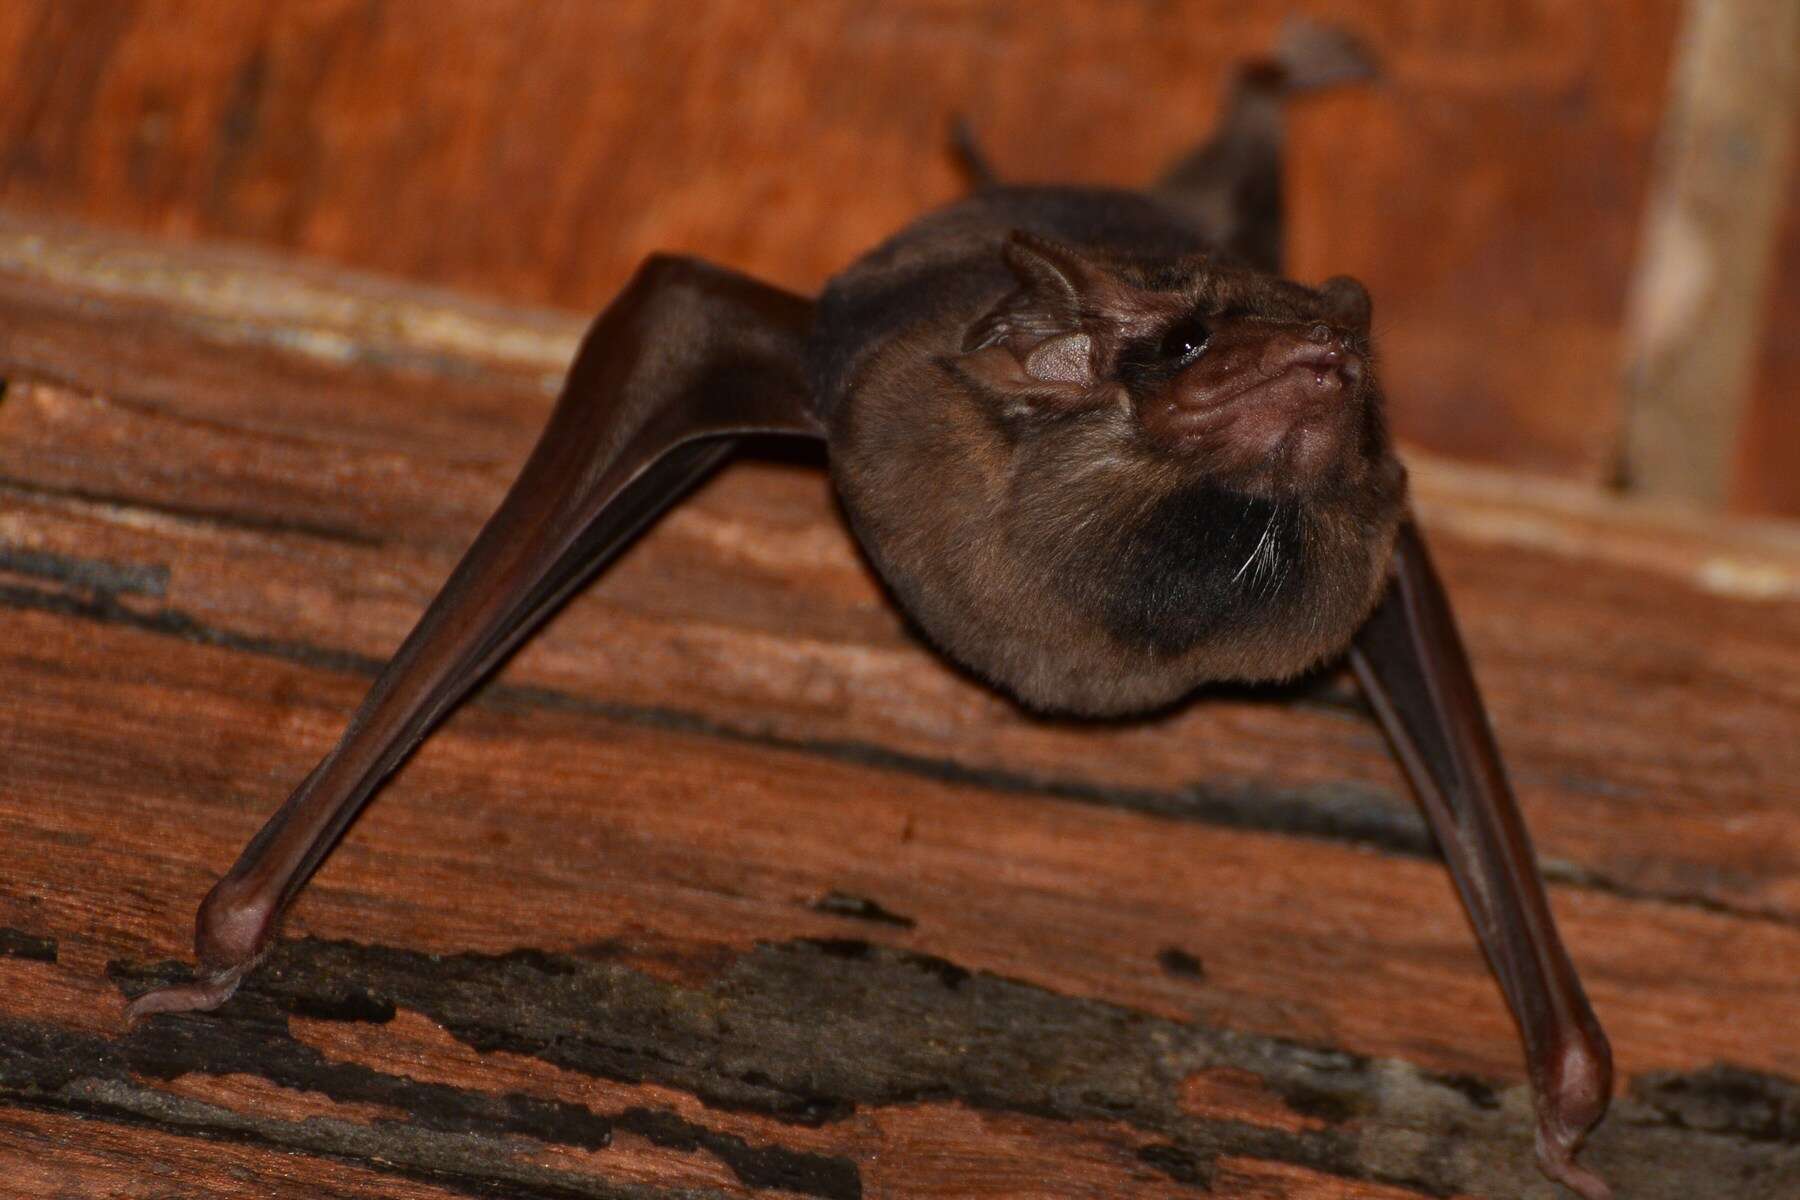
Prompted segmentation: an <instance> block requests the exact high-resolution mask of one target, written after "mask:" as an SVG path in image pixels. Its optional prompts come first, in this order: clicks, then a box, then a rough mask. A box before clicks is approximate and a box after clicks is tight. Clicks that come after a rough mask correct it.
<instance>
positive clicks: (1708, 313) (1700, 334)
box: [1619, 0, 1800, 509]
mask: <svg viewBox="0 0 1800 1200" xmlns="http://www.w3.org/2000/svg"><path fill="white" fill-rule="evenodd" d="M1679 44H1680V53H1679V57H1678V61H1677V63H1676V65H1675V68H1674V70H1673V72H1672V74H1671V85H1670V88H1669V94H1668V100H1667V102H1666V111H1665V114H1664V117H1663V131H1662V136H1661V138H1660V139H1659V141H1658V147H1657V155H1656V157H1657V166H1656V172H1655V175H1654V177H1653V178H1652V180H1651V184H1650V189H1649V194H1648V196H1647V198H1646V201H1645V206H1644V221H1643V225H1644V230H1643V247H1642V249H1641V250H1640V252H1639V255H1638V264H1637V270H1636V273H1635V277H1634V278H1633V280H1632V286H1631V302H1630V305H1629V308H1628V315H1627V318H1626V321H1625V334H1624V355H1623V357H1624V364H1625V365H1624V379H1623V383H1624V407H1625V420H1624V431H1623V436H1622V437H1621V446H1620V460H1619V477H1620V481H1621V483H1622V484H1624V485H1625V486H1627V487H1629V488H1630V489H1631V490H1632V491H1633V492H1634V493H1637V494H1640V495H1645V496H1656V497H1667V498H1670V499H1680V500H1685V501H1688V502H1689V503H1692V504H1694V505H1696V506H1704V507H1707V508H1712V509H1716V508H1718V507H1720V506H1721V505H1722V504H1723V502H1724V501H1725V500H1726V498H1727V497H1728V496H1729V495H1730V494H1731V492H1732V490H1733V488H1734V486H1735V483H1736V478H1737V471H1736V468H1737V459H1738V448H1739V446H1740V445H1742V443H1743V441H1744V432H1745V414H1746V411H1747V409H1748V408H1749V404H1750V400H1751V396H1752V390H1753V387H1754V382H1755V372H1756V368H1757V366H1758V355H1757V347H1758V346H1760V345H1761V344H1762V341H1763V337H1764V333H1765V331H1764V322H1765V318H1766V316H1767V314H1768V313H1769V311H1770V306H1769V291H1770V287H1769V285H1770V283H1771V282H1772V281H1773V280H1774V278H1775V272H1776V266H1777V262H1778V260H1777V258H1776V252H1777V251H1778V250H1779V249H1780V237H1781V232H1782V218H1783V216H1784V213H1785V210H1786V209H1787V208H1788V207H1789V197H1790V194H1791V192H1792V187H1793V180H1794V178H1796V177H1795V175H1794V172H1793V171H1792V169H1791V167H1790V158H1791V157H1792V156H1791V155H1790V153H1789V151H1790V150H1791V149H1792V146H1793V143H1794V140H1795V138H1796V136H1800V120H1797V119H1796V118H1797V117H1800V4H1795V3H1794V2H1793V0H1722V2H1720V3H1701V2H1696V3H1690V4H1689V5H1688V6H1687V9H1686V16H1685V18H1684V20H1683V23H1682V29H1681V33H1680V36H1679Z"/></svg>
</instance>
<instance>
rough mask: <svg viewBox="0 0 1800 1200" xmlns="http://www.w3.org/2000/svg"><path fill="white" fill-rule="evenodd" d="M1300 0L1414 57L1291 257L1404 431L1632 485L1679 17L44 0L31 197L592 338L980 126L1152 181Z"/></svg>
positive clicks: (1337, 161)
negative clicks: (330, 265)
mask: <svg viewBox="0 0 1800 1200" xmlns="http://www.w3.org/2000/svg"><path fill="white" fill-rule="evenodd" d="M1781 2H1783V0H1775V3H1781ZM1752 7H1755V5H1754V4H1753V5H1752ZM1764 7H1765V8H1772V7H1774V3H1765V4H1764ZM1289 10H1292V11H1299V12H1305V13H1307V14H1310V15H1313V16H1315V17H1317V18H1319V19H1322V20H1328V21H1332V22H1335V23H1338V24H1341V25H1343V26H1345V27H1347V28H1349V29H1352V30H1354V31H1356V32H1358V33H1359V34H1361V35H1362V36H1363V37H1364V38H1365V39H1366V40H1367V41H1368V42H1369V44H1370V45H1371V46H1373V47H1374V48H1375V50H1376V51H1377V53H1378V54H1379V56H1380V57H1381V59H1382V61H1383V63H1384V64H1385V67H1386V71H1387V74H1386V77H1385V79H1384V81H1383V83H1382V84H1381V85H1380V86H1379V87H1375V88H1370V89H1363V90H1360V91H1351V92H1345V93H1342V94H1338V95H1333V96H1330V97H1322V98H1319V99H1317V100H1316V101H1313V102H1309V103H1307V104H1305V105H1302V106H1301V107H1300V108H1299V109H1298V111H1297V112H1296V114H1295V119H1294V125H1293V130H1294V136H1293V146H1292V150H1293V153H1292V183H1293V208H1292V216H1293V242H1292V248H1293V265H1294V269H1295V273H1296V274H1297V275H1298V276H1299V277H1301V278H1311V279H1317V278H1322V277H1324V276H1325V275H1328V274H1332V273H1337V272H1346V273H1350V274H1354V275H1357V276H1359V277H1361V278H1362V279H1363V280H1364V281H1365V282H1367V283H1368V284H1369V287H1370V289H1371V291H1372V292H1373V294H1374V296H1375V298H1376V314H1377V321H1378V325H1377V331H1378V335H1379V345H1380V346H1381V347H1382V348H1383V350H1384V352H1385V355H1386V361H1387V371H1388V381H1389V385H1390V390H1391V392H1392V394H1393V396H1394V407H1395V410H1396V414H1397V417H1396V423H1397V425H1398V428H1399V430H1400V432H1401V433H1402V434H1403V435H1404V436H1405V437H1407V438H1409V439H1411V440H1413V441H1415V442H1417V443H1418V444H1420V445H1423V446H1425V447H1427V448H1430V449H1432V450H1436V451H1440V452H1442V453H1446V454H1451V455H1454V456H1457V457H1461V458H1469V459H1476V460H1480V461H1483V462H1491V463H1498V464H1505V465H1508V466H1514V467H1518V468H1522V469H1525V470H1528V471H1532V472H1541V473H1546V474H1550V475H1554V476H1559V477H1562V478H1565V479H1571V480H1577V481H1581V482H1585V483H1590V484H1593V485H1595V486H1602V485H1604V484H1606V483H1608V482H1609V481H1610V480H1612V478H1613V477H1614V476H1615V474H1616V473H1617V470H1618V462H1617V458H1618V453H1619V444H1620V427H1621V422H1622V420H1623V414H1622V411H1621V403H1620V394H1621V375H1622V363H1623V354H1624V347H1623V346H1622V344H1621V322H1622V320H1623V317H1624V313H1625V306H1626V296H1627V293H1628V287H1629V285H1630V283H1631V280H1632V277H1633V271H1634V261H1635V256H1636V255H1637V254H1638V252H1639V249H1640V244H1641V237H1640V235H1641V224H1642V219H1643V215H1644V212H1645V207H1646V197H1647V192H1648V188H1649V184H1650V179H1651V171H1652V163H1653V149H1654V143H1655V139H1656V137H1657V132H1658V128H1659V122H1660V121H1661V120H1662V118H1663V115H1664V105H1665V100H1666V98H1667V92H1668V89H1669V78H1670V73H1671V72H1670V68H1671V64H1672V61H1673V59H1674V56H1675V45H1674V43H1675V38H1676V33H1677V30H1678V27H1679V25H1680V8H1679V5H1678V4H1677V3H1675V0H1591V2H1587V3H1582V4H1564V3H1560V2H1555V0H1539V2H1533V0H1497V2H1488V3H1481V4H1474V5H1470V4H1465V3H1463V2H1462V0H1411V2H1408V3H1370V2H1368V0H1361V2H1354V3H1351V2H1345V3H1314V4H1300V5H1280V6H1277V5H1253V4H1243V3H1237V2H1224V0H1211V2H1195V3H1182V2H1173V3H1171V2H1166V0H1119V2H1116V3H1108V4H1090V3H1084V2H1080V0H1043V2H1038V0H1034V2H1031V3H1022V2H1021V3H1002V2H998V0H969V2H960V3H959V2H950V0H919V2H907V3H883V4H870V3H865V2H863V0H805V2H803V3H782V2H778V0H605V2H594V0H549V2H544V0H434V2H433V3H429V4H426V3H422V2H421V3H404V2H402V3H396V2H392V0H282V2H276V3H196V2H193V0H12V2H11V3H9V4H7V5H5V6H4V7H3V8H0V63H3V64H5V66H6V68H7V78H8V79H9V84H8V86H7V87H6V88H5V89H4V90H3V91H0V204H3V205H7V206H12V207H16V208H24V209H28V210H32V211H37V212H51V213H57V214H63V215H68V216H75V217H80V218H83V219H86V220H90V221H94V222H99V223H103V224H107V225H113V226H120V227H124V228H129V229H133V230H139V231H145V232H152V233H156V234H161V235H170V236H177V237H183V238H196V239H199V238H221V237H223V238H234V239H245V240H249V241H253V242H257V243H261V244H264V245H269V246H275V247H280V248H283V249H288V250H295V251H299V252H301V253H304V254H308V255H316V256H320V257H323V258H326V259H329V260H332V261H335V262H338V263H343V264H348V265H353V266H358V267H366V268H372V269H375V270H379V271H382V272H386V273H391V274H395V275H400V276H404V277H407V278H410V279H414V280H418V281H423V282H430V283H436V284H447V285H450V286H453V287H456V288H461V289H466V290H468V291H471V292H476V293H480V294H483V295H488V296H494V297H500V298H504V299H508V300H514V301H524V302H530V303H541V304H551V305H556V306H559V307H564V308H568V309H571V310H574V311H578V312H583V313H585V312H591V311H593V310H594V309H596V308H598V307H599V306H600V305H601V304H602V303H603V302H604V301H605V300H606V299H607V298H608V297H609V296H610V295H611V294H612V292H613V291H614V290H615V289H616V288H617V287H618V286H619V285H620V283H621V282H622V281H623V280H624V278H625V276H626V274H627V273H628V272H629V271H630V269H631V268H632V266H633V265H634V264H635V263H636V262H637V261H638V260H639V259H641V258H642V257H643V256H644V255H645V254H647V253H649V252H651V251H654V250H678V251H683V252H688V253H693V254H698V255H701V256H704V257H709V258H714V259H717V260H718V261H720V262H722V263H727V264H730V265H732V266H735V267H738V268H741V269H743V270H746V271H749V272H752V273H754V274H758V275H761V276H764V277H766V278H768V279H770V280H772V281H775V282H778V283H781V284H785V285H787V286H790V287H794V288H799V289H813V288H816V287H817V286H818V285H819V284H820V283H821V281H823V280H824V279H825V278H826V277H827V276H828V275H830V274H831V273H832V271H834V270H835V269H837V268H839V267H841V266H842V265H844V264H845V263H846V262H847V261H849V260H850V259H851V258H852V257H853V256H854V255H856V254H857V253H858V252H860V251H861V250H863V249H865V248H867V247H868V246H869V245H870V244H871V243H873V242H874V241H875V240H877V239H879V238H880V237H881V236H883V235H884V234H886V233H887V232H889V231H891V230H892V229H894V228H895V227H897V226H899V225H900V224H902V223H903V222H905V221H906V220H908V219H909V218H911V217H912V216H914V215H915V214H917V213H919V212H920V211H921V210H923V209H925V208H928V207H930V206H932V205H936V204H941V203H943V202H945V201H947V200H950V199H952V198H954V197H955V196H956V195H957V194H958V192H959V181H958V178H957V176H956V174H955V172H954V171H953V170H952V165H951V161H950V158H949V156H948V154H947V153H946V152H945V144H946V128H947V126H948V123H949V121H950V119H951V116H952V114H955V113H964V114H967V116H968V117H969V118H970V120H971V121H972V123H973V124H974V126H975V128H976V129H977V130H978V132H979V135H980V137H981V139H982V140H983V141H984V142H985V143H986V144H987V146H988V147H989V148H990V150H991V153H992V155H993V157H994V158H995V159H996V160H997V161H998V163H999V164H1000V166H1001V168H1002V169H1003V171H1004V172H1005V173H1006V174H1007V175H1009V176H1011V177H1014V178H1018V179H1030V180H1081V181H1094V182H1106V183H1121V184H1131V183H1136V182H1140V181H1144V180H1146V179H1148V178H1150V177H1151V176H1152V175H1153V174H1154V173H1156V172H1157V171H1158V170H1159V169H1160V168H1161V167H1162V165H1163V164H1165V163H1166V162H1168V161H1169V160H1170V159H1171V158H1172V157H1173V156H1174V155H1176V154H1177V153H1179V152H1180V151H1182V150H1183V149H1185V148H1187V147H1188V146H1189V145H1190V144H1191V143H1192V142H1194V141H1195V140H1196V139H1197V138H1199V137H1200V136H1202V135H1203V134H1204V133H1205V131H1206V130H1207V129H1208V128H1209V126H1210V123H1211V121H1212V118H1213V113H1214V109H1215V106H1216V102H1217V97H1218V95H1219V91H1220V87H1221V81H1222V80H1223V78H1224V75H1225V72H1226V70H1227V68H1228V67H1229V65H1230V64H1231V63H1233V62H1234V61H1236V60H1239V59H1241V58H1244V57H1246V56H1248V55H1251V54H1254V53H1257V52H1259V51H1261V50H1263V49H1264V48H1266V47H1267V46H1268V45H1270V43H1271V40H1272V39H1273V37H1274V36H1275V34H1276V31H1277V29H1278V28H1279V26H1280V23H1281V21H1282V19H1283V15H1284V12H1286V11H1289ZM1790 24H1791V23H1790ZM1778 245H1779V250H1778V255H1779V258H1778V265H1777V266H1776V267H1775V269H1774V270H1773V271H1772V272H1771V276H1770V277H1771V279H1772V284H1771V285H1770V287H1769V295H1768V297H1767V301H1766V307H1765V308H1764V309H1763V311H1765V312H1766V314H1767V316H1766V321H1765V327H1764V330H1763V331H1762V332H1761V333H1760V336H1758V337H1757V338H1756V339H1755V344H1754V345H1753V346H1752V347H1751V349H1750V353H1751V356H1752V358H1753V362H1752V363H1751V365H1750V366H1749V367H1748V368H1747V373H1748V382H1747V384H1746V385H1745V386H1746V387H1747V388H1748V391H1749V399H1748V401H1747V403H1748V408H1749V412H1748V415H1747V417H1746V425H1745V431H1744V432H1743V433H1742V434H1741V435H1739V437H1738V439H1737V440H1738V441H1739V442H1740V444H1741V449H1740V451H1739V454H1740V458H1739V461H1738V463H1737V465H1736V467H1735V469H1733V470H1732V471H1731V476H1732V479H1731V488H1730V493H1729V498H1730V500H1731V502H1732V503H1733V505H1734V506H1735V507H1737V508H1738V509H1740V510H1743V511H1751V512H1770V513H1788V514H1800V469H1797V467H1800V405H1796V404H1795V403H1794V402H1793V385H1792V381H1793V380H1794V379H1795V378H1796V377H1800V358H1796V355H1800V349H1796V347H1800V337H1796V336H1795V333H1796V331H1800V206H1797V205H1795V204H1793V203H1791V202H1789V203H1787V204H1786V205H1785V218H1783V224H1782V225H1781V231H1780V234H1779V239H1778Z"/></svg>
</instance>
